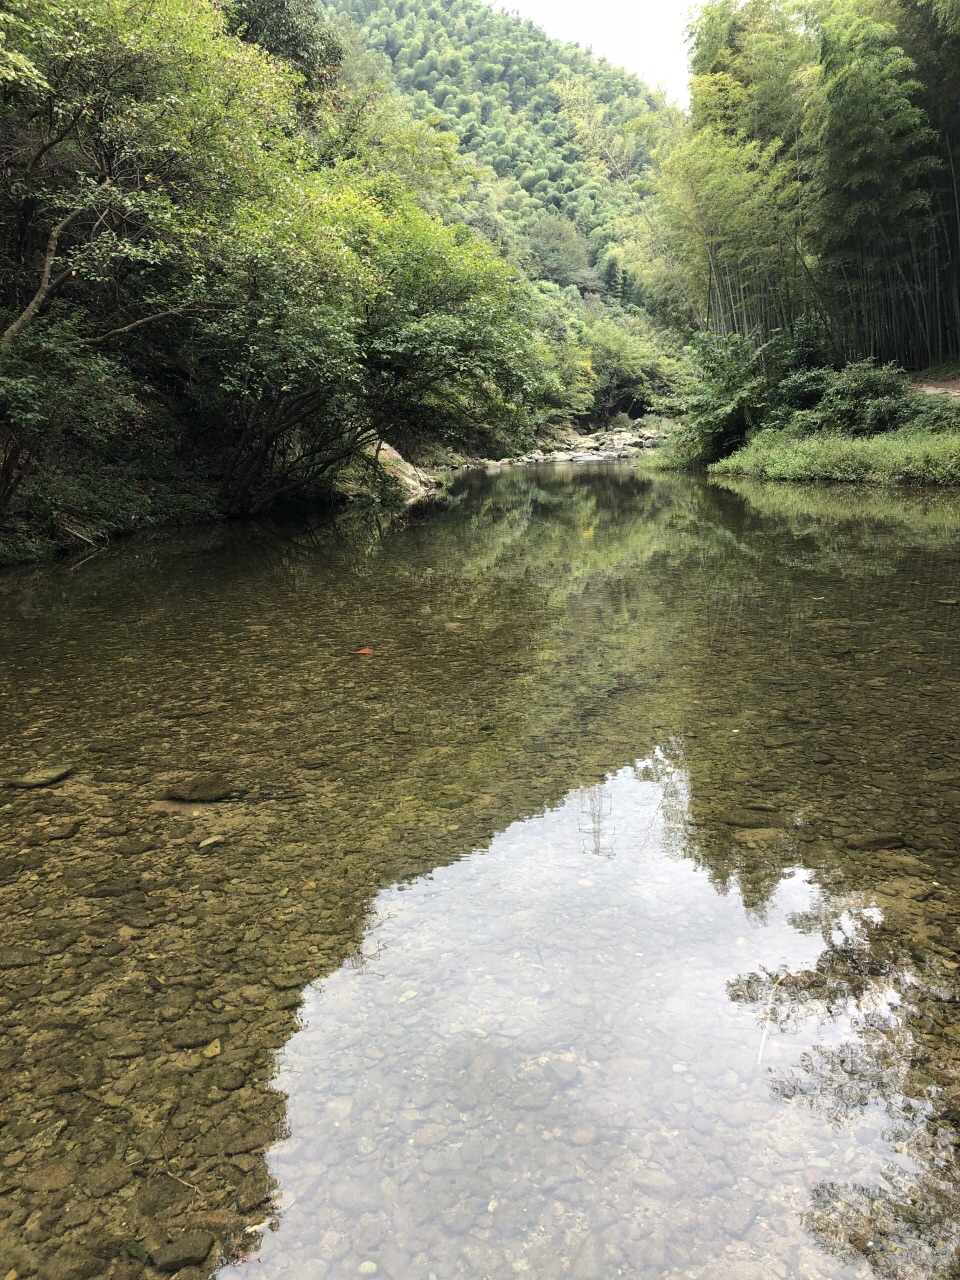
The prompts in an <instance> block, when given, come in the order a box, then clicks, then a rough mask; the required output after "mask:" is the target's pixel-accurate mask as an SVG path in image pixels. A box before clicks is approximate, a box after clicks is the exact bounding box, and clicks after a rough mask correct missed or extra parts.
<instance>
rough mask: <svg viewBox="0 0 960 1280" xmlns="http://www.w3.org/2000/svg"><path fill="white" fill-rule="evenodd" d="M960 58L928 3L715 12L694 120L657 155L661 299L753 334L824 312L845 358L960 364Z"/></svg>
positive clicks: (738, 0) (700, 54)
mask: <svg viewBox="0 0 960 1280" xmlns="http://www.w3.org/2000/svg"><path fill="white" fill-rule="evenodd" d="M944 12H945V10H944ZM958 59H960V38H958V33H957V32H956V31H955V30H952V29H945V28H944V27H943V26H942V25H938V23H937V19H936V17H935V14H934V12H933V11H932V10H931V8H930V7H929V6H927V5H926V4H925V3H923V2H922V0H877V2H876V3H871V4H868V5H867V6H866V7H864V6H863V5H856V4H854V3H852V0H827V2H826V3H823V4H821V3H814V2H813V0H800V3H797V2H796V0H708V3H707V4H706V5H705V6H704V7H703V9H702V10H701V12H700V14H699V15H698V17H697V19H696V21H695V23H694V27H693V48H692V67H693V71H694V78H693V82H692V88H691V96H692V109H691V117H690V122H689V124H688V125H687V127H686V128H685V129H683V130H681V131H680V133H679V135H678V136H677V137H675V138H673V139H670V140H665V141H664V143H663V144H662V145H661V147H660V148H659V153H658V155H657V167H658V176H657V181H656V184H655V186H656V194H655V198H654V199H653V201H652V202H650V206H649V208H648V210H647V213H648V227H649V229H648V235H647V237H646V243H647V251H648V267H647V275H646V278H645V286H646V299H647V302H648V304H649V305H651V306H652V307H653V308H654V310H655V311H656V313H657V314H659V315H660V316H661V317H662V318H664V319H667V320H669V321H670V322H671V323H676V322H678V321H680V320H683V319H685V322H686V324H687V325H688V326H690V327H696V328H702V329H709V330H710V331H712V332H713V333H715V334H718V335H724V334H727V333H729V332H735V333H739V334H740V335H741V336H744V337H746V336H748V335H750V334H752V333H759V334H760V335H761V336H762V337H764V338H766V337H768V336H769V335H770V334H772V333H774V332H775V331H777V330H782V329H790V328H792V327H793V326H794V325H795V323H796V322H797V321H798V320H799V319H801V318H802V317H805V316H809V317H811V318H815V319H816V320H817V322H818V323H819V324H820V325H821V326H822V327H823V329H824V331H825V332H826V334H827V335H828V338H829V342H830V345H831V358H832V359H833V360H836V361H841V362H842V361H844V360H858V359H864V358H872V359H875V360H878V361H880V362H888V361H893V362H895V363H897V364H901V365H905V366H908V367H909V366H918V365H924V364H929V363H933V362H936V361H940V360H943V359H944V358H946V357H947V356H949V355H953V354H956V352H957V351H958V349H960V306H958V303H957V297H958V292H960V223H958V219H957V209H958V208H960V204H958V190H960V188H958V178H957V174H958V173H960V165H958V161H960V107H958V103H960V72H958V66H960V62H958Z"/></svg>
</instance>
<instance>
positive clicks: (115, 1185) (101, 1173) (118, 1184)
mask: <svg viewBox="0 0 960 1280" xmlns="http://www.w3.org/2000/svg"><path fill="white" fill-rule="evenodd" d="M132 1181H133V1172H132V1170H131V1169H130V1167H129V1166H128V1165H125V1164H121V1163H120V1162H119V1160H111V1161H109V1162H108V1163H107V1164H102V1165H101V1166H100V1167H99V1169H92V1170H91V1171H90V1172H89V1173H88V1174H87V1190H88V1191H89V1192H90V1194H91V1195H92V1196H97V1197H100V1196H111V1195H113V1193H114V1192H115V1191H119V1190H120V1189H121V1188H122V1187H125V1186H127V1185H128V1184H129V1183H131V1182H132Z"/></svg>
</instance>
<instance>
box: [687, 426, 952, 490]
mask: <svg viewBox="0 0 960 1280" xmlns="http://www.w3.org/2000/svg"><path fill="white" fill-rule="evenodd" d="M708 472H709V474H711V475H716V476H744V477H748V478H750V479H754V480H806V481H826V482H830V483H844V482H846V483H857V484H877V485H960V434H954V433H944V434H942V435H937V434H932V433H931V432H929V431H922V430H915V429H911V428H905V429H903V430H901V431H891V432H889V433H887V434H886V435H879V436H871V437H869V438H867V439H857V438H853V437H850V436H841V435H820V436H811V437H809V438H807V439H799V440H798V439H796V438H791V437H789V436H786V435H784V434H783V433H780V432H775V431H764V432H761V433H760V434H759V435H757V436H755V437H754V439H753V440H751V441H750V443H749V444H747V445H745V446H744V447H743V448H742V449H740V450H738V451H737V452H736V453H734V454H731V456H730V457H729V458H723V459H722V460H721V461H720V462H715V463H714V464H713V465H712V466H711V467H709V468H708Z"/></svg>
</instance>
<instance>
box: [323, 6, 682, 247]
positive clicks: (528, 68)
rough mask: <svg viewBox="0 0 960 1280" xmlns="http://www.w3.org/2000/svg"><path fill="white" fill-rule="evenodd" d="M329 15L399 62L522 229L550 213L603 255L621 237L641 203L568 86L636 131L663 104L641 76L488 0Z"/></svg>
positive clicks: (397, 69)
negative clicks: (577, 109) (566, 100)
mask: <svg viewBox="0 0 960 1280" xmlns="http://www.w3.org/2000/svg"><path fill="white" fill-rule="evenodd" d="M324 12H325V13H326V14H327V15H328V16H329V17H331V18H336V17H346V18H348V19H350V20H351V21H352V22H354V23H356V24H357V27H358V29H359V30H360V32H361V34H362V39H363V41H364V44H365V45H366V47H367V48H368V49H371V50H374V51H376V52H379V53H381V54H382V55H384V56H385V58H386V59H388V60H389V64H390V66H391V68H392V71H393V73H394V76H395V79H396V83H397V85H398V86H399V87H400V89H401V90H403V91H404V93H406V94H408V95H409V97H410V100H411V102H412V104H413V107H414V110H415V111H416V113H417V114H418V115H419V116H421V117H424V118H428V119H430V120H433V121H436V123H437V124H438V126H439V127H441V128H443V129H446V130H449V131H451V132H452V133H454V134H455V135H456V137H457V139H458V141H459V143H460V146H461V149H462V150H463V151H464V152H466V153H467V154H469V155H472V156H475V157H476V158H477V160H478V161H479V162H480V163H481V164H484V165H488V166H489V168H490V171H491V177H493V178H495V179H496V180H495V181H493V182H490V183H488V184H485V186H486V194H489V195H492V197H493V198H494V200H495V202H496V204H497V206H498V208H499V209H500V210H501V211H503V212H504V213H506V214H507V216H508V217H510V218H511V221H513V222H514V224H515V225H519V226H520V227H521V228H522V229H523V230H524V231H525V232H527V233H530V232H532V231H533V230H534V228H535V227H537V226H538V225H542V222H541V218H542V215H543V214H554V215H556V214H559V215H561V216H562V217H563V218H564V219H566V220H568V221H569V222H570V223H572V224H573V226H574V227H575V228H576V230H577V231H578V232H580V233H581V234H582V235H583V236H584V237H585V238H586V239H587V240H588V241H589V249H590V251H591V254H592V255H599V256H601V257H602V255H603V251H604V249H605V248H606V246H607V245H608V244H611V243H614V242H616V241H617V240H618V238H619V235H618V227H617V220H618V219H619V218H621V217H623V216H624V214H628V215H629V211H630V203H631V202H630V200H629V198H626V197H625V193H624V192H623V191H622V190H621V189H620V187H619V184H617V183H614V182H611V180H610V177H609V175H608V174H607V173H606V172H605V170H604V169H603V168H602V167H601V166H599V165H598V164H597V163H596V162H595V159H594V157H593V155H592V154H591V153H590V152H589V151H587V150H585V149H584V148H583V147H582V146H581V145H580V143H579V142H578V140H577V138H576V136H575V129H574V127H573V126H572V124H571V122H570V120H569V119H568V118H567V117H566V116H565V115H564V114H563V112H562V110H561V100H560V97H559V95H558V85H561V84H563V83H564V82H573V81H578V82H580V83H582V84H584V85H586V86H588V87H589V89H590V91H591V92H592V94H593V95H594V96H595V98H596V99H597V101H598V102H602V103H603V104H604V106H605V108H606V111H607V115H608V119H609V120H610V122H611V123H612V124H614V125H616V127H617V128H618V129H619V130H620V131H629V130H633V129H635V128H636V126H637V125H641V126H642V124H643V122H644V121H645V120H646V118H647V117H648V116H649V115H650V113H651V110H652V109H653V108H654V107H655V106H656V105H657V104H656V102H655V99H654V97H653V96H652V95H651V94H650V92H649V90H648V89H647V88H646V86H645V85H643V84H642V83H641V81H640V80H638V79H637V77H636V76H633V75H630V74H629V73H628V72H626V71H623V70H622V69H620V68H618V67H614V66H611V65H610V64H609V63H608V62H606V61H605V60H602V59H597V58H594V57H593V56H592V55H591V54H589V53H587V52H585V51H584V50H582V49H580V48H579V47H577V46H576V45H569V44H562V43H561V42H559V41H557V40H552V39H550V37H548V36H547V35H546V34H545V33H544V32H543V31H542V30H541V29H540V28H539V27H536V26H535V25H534V24H533V23H532V22H529V21H526V22H523V21H520V20H519V19H518V18H516V17H515V16H513V15H511V14H507V13H503V12H495V11H494V10H493V9H492V8H491V7H490V6H489V5H487V4H486V3H484V0H449V2H448V3H445V4H438V3H435V2H434V0H387V2H384V0H325V4H324ZM648 159H649V153H648V151H647V149H646V148H645V147H644V146H640V147H638V148H637V149H636V150H635V152H634V154H633V156H632V158H631V173H633V174H636V175H639V174H641V173H642V172H643V170H644V168H645V166H646V164H647V161H648ZM619 230H620V231H622V228H619ZM574 244H575V241H568V242H567V243H566V244H564V245H563V246H562V247H563V249H564V250H566V251H567V252H570V250H571V249H572V247H573V245H574ZM585 247H586V246H584V248H585ZM574 256H576V257H579V259H580V261H577V262H573V263H571V264H570V269H571V271H574V270H576V269H577V268H578V267H579V269H580V270H581V271H582V270H584V269H585V267H586V263H585V261H583V259H584V256H585V255H584V251H583V248H581V250H580V253H579V255H577V254H576V253H575V255H574Z"/></svg>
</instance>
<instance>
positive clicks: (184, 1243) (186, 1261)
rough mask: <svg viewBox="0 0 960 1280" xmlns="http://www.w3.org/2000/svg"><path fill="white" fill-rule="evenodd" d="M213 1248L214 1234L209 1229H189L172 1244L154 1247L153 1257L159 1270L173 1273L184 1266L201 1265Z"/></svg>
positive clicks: (154, 1263)
mask: <svg viewBox="0 0 960 1280" xmlns="http://www.w3.org/2000/svg"><path fill="white" fill-rule="evenodd" d="M212 1248H213V1236H212V1235H210V1233H209V1232H208V1231H187V1232H185V1233H184V1234H183V1235H182V1236H179V1237H178V1238H177V1239H176V1240H173V1241H171V1243H170V1244H164V1245H161V1246H160V1248H159V1249H154V1250H153V1253H152V1255H151V1258H152V1261H153V1265H154V1266H155V1267H156V1268H157V1270H158V1271H165V1272H166V1273H167V1274H172V1273H173V1272H175V1271H182V1270H183V1268H184V1267H198V1266H200V1264H201V1263H202V1262H205V1261H206V1259H207V1255H208V1254H209V1252H210V1250H211V1249H212Z"/></svg>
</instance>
